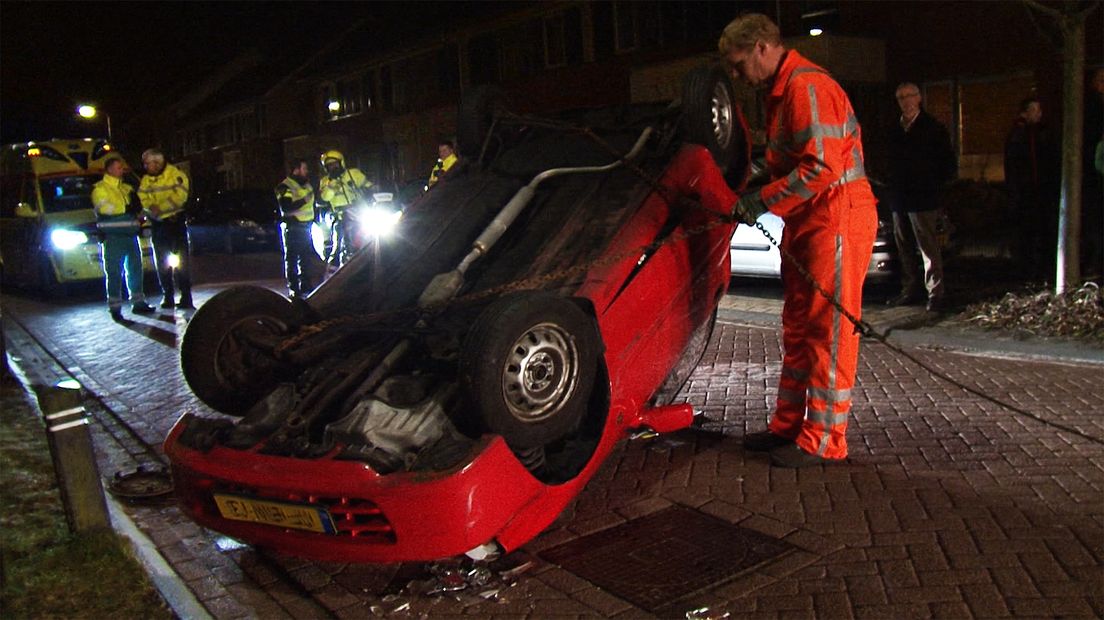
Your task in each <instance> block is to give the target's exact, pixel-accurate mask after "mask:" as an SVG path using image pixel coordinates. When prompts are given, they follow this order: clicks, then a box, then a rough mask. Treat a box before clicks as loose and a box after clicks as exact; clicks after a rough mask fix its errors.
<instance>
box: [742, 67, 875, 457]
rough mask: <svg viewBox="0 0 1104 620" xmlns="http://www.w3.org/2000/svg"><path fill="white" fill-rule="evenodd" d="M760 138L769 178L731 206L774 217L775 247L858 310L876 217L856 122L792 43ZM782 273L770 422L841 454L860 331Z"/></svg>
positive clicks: (813, 448)
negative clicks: (777, 221) (778, 359)
mask: <svg viewBox="0 0 1104 620" xmlns="http://www.w3.org/2000/svg"><path fill="white" fill-rule="evenodd" d="M767 140H768V142H767V169H768V170H769V171H770V174H771V182H770V183H769V184H767V185H766V186H764V187H763V188H761V189H760V190H758V191H756V192H753V193H749V194H745V195H744V196H742V197H741V198H740V201H739V204H738V207H739V208H741V209H743V210H744V211H745V212H747V213H749V214H751V216H752V217H754V216H757V215H758V214H761V213H762V212H763V211H765V210H770V211H771V212H772V213H774V214H776V215H778V216H779V217H781V218H782V220H783V221H784V222H785V224H786V226H785V228H784V229H783V231H782V248H783V250H785V251H787V252H789V253H790V254H791V255H793V256H794V257H795V258H796V259H797V261H798V262H799V263H800V264H801V265H803V266H804V267H805V269H806V270H807V271H808V272H809V274H810V275H811V276H812V277H813V278H814V279H815V280H816V281H817V282H818V283H819V284H820V286H821V287H822V288H824V289H825V290H826V291H827V292H828V293H829V294H830V295H832V297H833V298H834V299H835V300H836V301H838V302H839V303H840V304H841V305H842V306H843V307H844V308H846V309H847V311H848V312H850V313H852V314H853V315H854V316H856V317H859V316H860V313H861V309H862V284H863V279H864V277H865V276H866V270H867V266H868V264H869V263H870V254H871V252H872V250H873V247H874V236H875V234H876V232H877V227H878V215H877V210H876V204H877V202H876V200H875V199H874V194H873V192H872V191H871V189H870V183H869V182H868V181H867V179H866V173H865V171H864V169H863V153H862V140H861V136H860V130H859V123H858V121H857V119H856V118H855V112H854V111H853V110H852V109H851V102H850V101H848V99H847V95H846V94H845V93H844V92H843V89H842V88H840V85H839V84H837V83H836V81H835V80H833V79H832V78H831V76H829V75H828V73H827V72H826V71H825V70H824V69H822V68H820V67H818V66H816V65H814V64H813V63H811V62H809V61H808V60H807V59H805V58H803V57H802V56H801V55H800V54H798V53H797V52H796V51H794V50H789V51H787V52H786V55H785V57H784V58H783V60H782V63H781V65H780V66H779V69H778V74H777V76H776V77H775V80H774V84H773V86H772V87H771V91H770V93H769V94H768V96H767ZM782 283H783V287H784V289H785V302H784V305H783V308H782V345H783V349H784V352H783V357H782V376H781V378H780V379H779V382H778V404H777V406H776V407H775V411H774V416H773V417H772V419H771V422H770V425H769V428H770V430H771V432H773V433H774V434H776V435H780V436H783V437H788V438H793V439H795V441H796V443H797V445H798V447H800V448H801V449H802V450H804V451H805V452H808V453H810V454H816V455H819V456H821V457H824V458H829V459H842V458H844V457H846V456H847V440H846V438H845V433H846V431H847V414H848V412H849V411H850V410H851V388H852V386H854V384H855V369H856V367H857V366H858V360H859V336H858V334H857V333H856V332H855V326H854V325H852V324H851V323H850V321H848V320H847V319H846V318H845V317H844V316H842V314H841V313H840V311H839V310H837V309H836V308H835V307H833V306H832V304H831V303H829V302H828V300H827V299H825V298H824V297H823V296H822V295H821V294H820V293H818V292H816V291H815V290H814V289H813V287H812V286H811V285H810V284H809V283H808V282H806V280H805V278H804V277H803V276H802V275H801V274H800V273H799V272H798V271H797V269H796V268H795V267H794V266H793V265H791V264H790V263H789V261H787V260H785V259H783V261H782Z"/></svg>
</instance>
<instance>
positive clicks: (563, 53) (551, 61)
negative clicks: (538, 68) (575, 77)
mask: <svg viewBox="0 0 1104 620" xmlns="http://www.w3.org/2000/svg"><path fill="white" fill-rule="evenodd" d="M543 26H544V65H545V66H546V67H549V68H551V67H563V66H567V65H576V64H579V63H580V62H582V60H583V19H582V12H581V10H580V9H579V8H573V9H568V10H566V11H563V12H561V13H557V14H556V15H552V16H549V17H546V18H544V23H543Z"/></svg>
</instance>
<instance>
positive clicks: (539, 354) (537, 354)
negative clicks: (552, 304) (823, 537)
mask: <svg viewBox="0 0 1104 620" xmlns="http://www.w3.org/2000/svg"><path fill="white" fill-rule="evenodd" d="M578 355H579V354H578V351H577V350H576V346H575V342H574V341H573V340H572V339H571V337H570V336H569V335H568V334H567V333H566V332H565V331H564V330H563V329H562V328H561V327H559V326H558V325H554V324H551V323H541V324H540V325H536V326H534V327H532V328H530V329H529V330H528V331H526V332H525V333H524V334H522V336H521V337H520V338H518V340H517V341H516V342H515V343H514V346H513V347H511V349H510V353H509V355H508V356H507V359H506V363H505V366H504V368H503V373H502V395H503V397H504V399H505V402H506V406H507V407H508V408H509V410H510V412H511V413H512V414H513V415H514V416H515V417H517V418H518V419H519V420H522V421H524V422H537V421H540V420H543V419H544V418H547V417H548V416H551V415H553V414H555V413H556V411H557V410H558V409H559V407H560V405H561V404H562V403H563V402H564V401H566V400H567V399H568V397H570V396H571V394H572V391H573V390H574V389H575V384H576V382H577V379H578V376H577V373H578V365H579V364H578Z"/></svg>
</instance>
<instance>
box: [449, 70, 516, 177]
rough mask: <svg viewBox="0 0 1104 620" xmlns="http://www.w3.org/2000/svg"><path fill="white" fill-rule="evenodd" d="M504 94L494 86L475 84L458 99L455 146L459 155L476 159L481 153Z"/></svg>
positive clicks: (470, 159)
mask: <svg viewBox="0 0 1104 620" xmlns="http://www.w3.org/2000/svg"><path fill="white" fill-rule="evenodd" d="M504 102H505V95H504V94H503V92H502V90H501V89H499V88H497V87H494V86H477V87H475V88H473V89H471V90H470V91H469V92H468V93H467V94H465V95H464V98H463V99H461V100H460V107H459V110H458V111H457V117H456V147H457V149H458V150H459V151H460V156H461V157H463V158H465V159H467V160H469V161H473V162H474V161H477V160H478V159H479V156H480V155H481V154H483V144H484V143H485V142H486V141H487V134H488V133H489V132H490V131H491V125H493V124H494V120H495V115H496V114H498V112H499V111H500V110H502V109H503V108H504V107H505V106H504Z"/></svg>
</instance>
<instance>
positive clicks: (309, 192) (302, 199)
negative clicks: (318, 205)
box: [276, 177, 314, 222]
mask: <svg viewBox="0 0 1104 620" xmlns="http://www.w3.org/2000/svg"><path fill="white" fill-rule="evenodd" d="M276 202H278V203H280V215H282V216H283V217H293V218H295V220H296V221H299V222H309V221H311V220H313V219H314V188H313V187H311V184H310V183H304V184H302V185H300V184H299V182H298V181H296V180H295V179H293V178H291V177H288V178H286V179H284V180H283V181H280V184H279V185H277V186H276Z"/></svg>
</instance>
